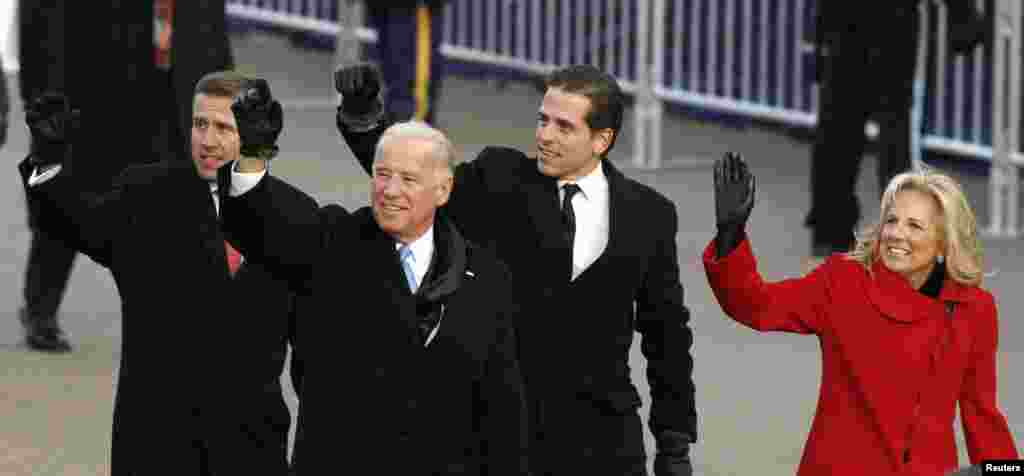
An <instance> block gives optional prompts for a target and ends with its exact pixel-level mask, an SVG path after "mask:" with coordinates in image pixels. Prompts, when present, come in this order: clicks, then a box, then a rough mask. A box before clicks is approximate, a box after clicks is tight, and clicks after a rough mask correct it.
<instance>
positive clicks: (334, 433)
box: [219, 122, 527, 476]
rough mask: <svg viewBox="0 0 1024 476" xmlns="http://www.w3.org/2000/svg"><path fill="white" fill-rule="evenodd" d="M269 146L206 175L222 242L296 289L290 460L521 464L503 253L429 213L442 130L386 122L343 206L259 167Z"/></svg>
mask: <svg viewBox="0 0 1024 476" xmlns="http://www.w3.org/2000/svg"><path fill="white" fill-rule="evenodd" d="M272 144H273V141H272V140H268V141H267V142H266V146H267V150H272ZM271 155H272V153H262V152H261V151H260V150H253V151H251V153H246V152H245V151H243V158H242V159H241V160H239V161H238V167H237V170H236V171H235V172H233V173H229V171H228V170H227V169H226V168H225V169H222V170H221V171H220V173H219V174H220V180H221V185H220V189H221V190H222V192H221V193H222V194H226V193H227V191H228V190H230V195H231V197H228V196H226V195H224V223H225V230H226V231H227V233H228V238H229V240H230V241H231V242H232V244H235V245H237V246H238V249H239V250H241V252H242V253H243V254H245V255H246V256H247V257H249V258H250V259H252V260H253V261H255V262H259V263H261V264H263V265H265V266H266V267H267V269H270V270H271V272H272V273H274V275H275V276H276V277H280V278H283V279H286V280H287V281H288V282H289V284H290V285H291V286H292V289H293V290H294V291H296V292H298V293H301V294H302V295H303V304H304V307H303V311H302V314H301V316H300V322H298V336H299V337H298V339H299V340H300V341H301V342H302V349H303V350H302V355H303V359H304V367H305V371H304V375H303V381H302V386H303V390H302V398H303V401H302V407H301V410H300V413H299V431H301V432H302V438H300V439H299V440H298V441H297V442H296V449H295V454H296V455H297V459H296V461H295V469H296V470H297V473H298V474H299V475H300V476H305V475H317V474H342V473H345V470H344V469H341V468H345V466H342V467H340V468H339V464H346V465H347V464H353V465H355V466H357V467H360V468H366V469H361V470H359V471H357V473H359V474H387V475H391V474H395V475H398V474H400V475H410V476H419V475H421V476H438V475H443V476H456V475H459V476H470V475H472V476H478V475H488V476H495V475H508V476H523V475H525V474H527V467H526V458H525V431H524V425H523V420H524V419H523V411H524V402H523V399H522V388H521V381H520V375H519V366H518V362H517V360H516V340H515V334H514V332H513V331H512V328H511V327H510V326H509V323H510V322H513V321H515V320H516V317H515V315H516V313H517V311H518V306H517V305H516V303H515V298H516V297H517V296H515V295H514V294H512V293H509V292H508V289H509V283H508V277H507V272H506V270H505V268H504V265H502V264H500V263H499V262H498V261H497V260H496V259H495V258H494V257H492V256H491V255H490V254H489V253H487V252H486V251H484V250H482V249H480V248H478V247H477V246H475V245H474V244H472V243H471V242H469V241H467V240H466V239H464V238H463V237H462V233H461V232H460V231H459V230H458V229H457V228H456V227H455V226H454V225H453V224H452V222H451V221H450V220H448V219H447V218H446V217H444V216H443V215H441V214H436V213H435V211H436V210H437V208H438V207H440V206H442V205H444V204H445V203H446V202H447V201H448V196H449V194H450V192H451V188H452V181H453V176H452V170H453V169H454V166H455V164H454V160H455V153H454V148H453V147H452V145H451V144H450V143H449V141H448V139H447V138H445V136H444V135H443V134H441V133H440V132H439V131H437V130H436V129H433V128H431V127H430V126H428V125H426V124H425V123H422V122H406V123H400V124H397V125H395V126H393V127H392V128H391V129H389V130H388V131H387V132H386V133H385V134H384V136H383V137H382V138H381V142H380V147H379V148H378V150H377V153H376V158H375V159H374V161H373V178H372V181H371V186H372V194H371V201H372V206H371V207H364V208H361V209H359V210H356V211H355V212H351V213H350V212H348V211H347V210H345V209H343V208H342V207H340V206H338V205H328V206H325V207H319V206H318V205H317V203H316V202H315V201H314V200H313V199H312V198H311V197H309V196H308V195H306V194H305V193H303V192H301V191H299V190H298V189H296V188H294V187H292V186H290V185H289V184H287V183H286V182H284V181H282V180H280V179H278V178H277V177H275V176H273V175H270V174H268V173H267V169H266V163H265V160H263V159H265V158H267V157H269V156H271ZM254 182H255V185H253V183H254ZM339 435H348V436H349V438H342V437H341V436H339ZM342 440H344V443H340V442H341V441H342Z"/></svg>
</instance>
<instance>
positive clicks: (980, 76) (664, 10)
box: [228, 0, 1024, 236]
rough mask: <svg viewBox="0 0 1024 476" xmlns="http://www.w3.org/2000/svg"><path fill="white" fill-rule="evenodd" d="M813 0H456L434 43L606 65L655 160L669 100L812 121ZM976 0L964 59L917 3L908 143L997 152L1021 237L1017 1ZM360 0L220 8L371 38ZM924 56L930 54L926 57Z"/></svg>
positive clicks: (1004, 210)
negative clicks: (978, 36) (990, 20)
mask: <svg viewBox="0 0 1024 476" xmlns="http://www.w3.org/2000/svg"><path fill="white" fill-rule="evenodd" d="M818 1H825V0H490V1H487V2H481V1H478V0H451V1H449V2H448V3H447V4H446V7H445V12H444V15H445V21H444V23H445V29H444V32H443V35H444V36H443V41H442V48H441V52H442V54H444V55H445V56H446V57H448V58H451V59H455V60H460V61H466V62H472V63H476V64H480V65H490V66H494V67H496V69H497V70H499V71H500V70H501V69H506V70H507V69H512V70H515V71H519V72H524V73H528V74H538V75H539V74H543V73H545V72H547V71H549V70H550V69H552V68H554V67H556V66H558V65H564V64H570V63H589V64H594V65H596V66H598V67H600V68H602V69H604V70H605V71H608V72H609V73H611V74H613V75H615V76H616V77H617V78H619V79H620V82H621V84H622V86H623V89H624V90H625V91H626V92H627V93H630V94H633V95H634V97H635V99H636V102H635V105H636V106H635V111H634V112H635V118H636V120H635V121H634V124H633V127H634V130H635V133H634V135H633V140H634V144H633V145H634V147H633V160H632V161H633V164H634V165H635V166H637V167H640V168H660V167H663V166H666V165H671V163H672V162H673V160H674V159H672V158H668V159H667V160H665V161H663V154H662V152H661V141H662V139H661V130H662V128H663V126H662V111H663V109H664V106H665V104H666V103H675V104H681V105H686V106H688V107H692V108H697V109H699V110H708V111H717V112H724V113H728V114H732V115H736V116H739V117H747V118H756V119H758V120H766V121H772V122H777V123H781V124H786V125H791V126H805V127H812V126H813V125H814V124H815V123H816V111H817V85H816V84H815V82H814V79H813V75H812V74H810V73H811V70H812V68H813V54H814V49H813V45H812V44H811V43H809V42H808V41H807V40H806V38H809V37H810V35H809V33H810V32H811V31H812V29H813V27H814V21H813V13H814V8H815V7H816V4H817V2H818ZM827 1H831V0H827ZM975 1H976V5H977V6H978V7H979V9H982V10H985V9H988V10H991V11H992V13H994V15H993V17H994V18H995V19H996V20H995V21H996V29H997V36H996V38H997V41H995V42H994V43H995V44H993V45H988V46H986V47H985V48H984V49H983V48H979V49H977V50H975V51H974V52H973V53H972V54H970V55H969V56H967V57H951V56H950V55H949V54H948V53H947V51H946V47H945V45H946V41H945V38H946V27H945V25H946V9H945V7H944V5H942V3H941V2H938V1H937V0H923V1H922V3H921V7H920V8H921V9H922V12H921V13H922V18H923V25H922V26H923V28H922V29H921V38H920V42H919V46H920V47H921V48H922V49H921V52H920V53H921V54H920V56H919V58H921V59H922V61H919V62H918V63H919V74H918V81H917V82H916V83H917V91H916V92H917V96H918V97H919V99H920V100H919V101H917V102H916V107H917V110H915V114H914V117H915V119H916V120H918V121H920V122H918V124H919V125H920V127H919V129H918V130H922V135H921V136H920V137H918V138H916V142H915V143H917V144H919V145H920V146H921V148H924V149H928V150H934V151H941V152H946V153H950V154H953V155H956V156H960V157H964V158H968V159H981V160H985V161H991V163H992V169H991V170H992V173H991V175H990V193H991V196H992V197H991V198H992V206H991V207H990V209H991V213H992V216H991V217H990V225H989V228H988V229H987V230H986V231H987V232H989V233H990V234H992V235H995V236H1017V235H1018V233H1019V230H1018V223H1017V210H1018V208H1019V206H1018V198H1017V197H1018V193H1017V190H1018V186H1017V177H1018V175H1017V169H1016V168H1017V167H1018V166H1020V165H1022V164H1024V155H1022V154H1021V151H1020V146H1021V144H1020V140H1019V137H1020V133H1021V124H1020V113H1019V110H1020V63H1021V59H1022V58H1021V43H1020V28H1021V20H1022V12H1021V5H1020V1H1019V0H975ZM354 3H355V0H228V14H229V15H231V16H233V17H237V18H242V19H247V20H253V21H260V22H268V23H271V24H274V25H277V26H284V27H287V28H294V29H298V30H302V31H308V32H314V33H318V34H323V35H329V36H334V37H338V38H339V41H340V39H341V38H343V37H345V38H348V39H349V41H350V42H351V41H352V38H357V39H358V40H359V41H363V42H373V41H375V35H374V32H373V31H372V30H371V29H368V28H365V27H362V26H360V27H358V28H356V29H355V30H354V31H352V29H344V28H339V26H338V25H339V24H341V23H342V22H341V21H339V18H341V17H339V15H340V14H342V12H339V8H338V6H339V5H341V6H342V7H343V8H341V10H345V9H346V8H348V9H351V8H353V5H354ZM353 24H359V23H358V22H357V23H353ZM352 33H354V35H353V34H352ZM339 35H340V36H339ZM346 35H347V36H346ZM339 44H341V43H339ZM929 47H930V48H931V49H932V51H928V50H927V48H929ZM340 57H341V56H340V55H339V58H340ZM929 57H930V58H932V61H923V59H924V58H929ZM926 67H930V70H925V68H926ZM925 77H927V78H928V79H929V80H928V81H927V87H925V84H926V83H925V82H924V79H925ZM994 78H1000V80H994ZM922 123H923V124H922ZM869 129H870V127H869ZM918 150H920V149H918ZM914 163H915V164H919V163H920V159H919V157H915V158H914Z"/></svg>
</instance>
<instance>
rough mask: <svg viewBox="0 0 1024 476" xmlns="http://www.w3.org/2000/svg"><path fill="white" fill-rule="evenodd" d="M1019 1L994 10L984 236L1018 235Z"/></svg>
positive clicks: (1004, 1) (1001, 4)
mask: <svg viewBox="0 0 1024 476" xmlns="http://www.w3.org/2000/svg"><path fill="white" fill-rule="evenodd" d="M1022 13H1024V8H1022V7H1021V3H1020V0H1000V1H998V2H997V3H996V10H995V22H996V24H995V29H996V31H995V33H996V34H995V45H994V48H993V50H994V52H993V62H992V71H993V73H992V77H993V78H994V81H993V83H994V84H993V86H994V87H993V94H992V97H993V98H994V101H993V108H992V149H993V151H994V152H993V154H992V169H991V172H990V174H989V194H990V198H989V210H990V215H991V216H990V219H989V226H988V229H987V230H986V232H987V234H989V235H991V236H997V237H1007V238H1016V237H1018V236H1020V232H1021V230H1020V228H1019V226H1018V222H1017V215H1018V212H1019V211H1020V205H1019V201H1020V190H1019V188H1020V187H1019V182H1020V173H1019V171H1018V170H1017V164H1019V163H1020V160H1019V159H1020V157H1019V151H1020V145H1021V144H1020V134H1019V128H1020V127H1021V122H1020V121H1021V113H1020V107H1021V90H1020V89H1021V86H1020V81H1021V64H1020V63H1021V23H1022Z"/></svg>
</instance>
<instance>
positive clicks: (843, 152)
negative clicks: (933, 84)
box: [806, 0, 987, 258]
mask: <svg viewBox="0 0 1024 476" xmlns="http://www.w3.org/2000/svg"><path fill="white" fill-rule="evenodd" d="M944 1H945V3H946V5H947V7H948V9H949V10H948V16H947V18H948V19H949V29H948V31H949V39H950V48H951V49H952V51H953V52H955V53H957V54H964V53H967V52H969V51H971V50H972V49H973V48H974V47H975V46H977V44H978V43H979V42H981V41H982V39H983V38H984V36H985V35H986V33H987V24H986V22H985V20H984V18H983V17H982V16H981V14H980V13H979V12H978V11H977V10H975V8H974V6H973V3H974V1H973V0H944ZM817 8H818V12H817V13H818V17H817V27H816V43H818V45H817V46H818V56H817V60H818V62H817V71H818V73H817V74H818V76H819V80H820V81H821V90H820V100H821V101H820V105H819V109H818V130H817V136H816V140H815V143H814V148H813V151H812V155H811V210H810V213H808V215H807V220H806V225H807V226H808V227H809V228H810V229H811V247H812V250H811V254H812V256H813V257H817V258H821V257H826V256H828V255H830V254H832V253H833V252H845V251H849V249H850V246H851V245H852V244H853V241H854V235H853V231H854V227H855V226H856V225H857V222H858V220H859V219H860V204H859V203H858V201H857V197H856V195H855V193H856V192H855V186H856V183H857V175H858V173H859V171H860V162H861V158H862V156H863V154H864V146H865V137H864V125H865V123H866V122H867V120H868V119H869V118H873V119H874V120H875V121H876V122H877V123H878V126H879V134H878V146H879V147H878V149H879V165H878V183H879V189H880V190H885V186H886V185H887V184H888V183H889V180H890V179H891V178H892V177H893V176H895V175H896V174H898V173H901V172H904V171H906V170H908V169H909V168H910V167H911V163H910V157H911V151H910V138H911V132H912V131H911V124H912V123H911V117H910V116H911V106H912V102H913V91H914V71H915V68H916V66H917V43H918V31H919V28H920V25H919V22H920V16H921V15H920V12H919V10H918V0H893V1H890V2H877V3H872V4H871V5H870V6H866V5H865V4H863V3H862V2H834V1H819V2H817Z"/></svg>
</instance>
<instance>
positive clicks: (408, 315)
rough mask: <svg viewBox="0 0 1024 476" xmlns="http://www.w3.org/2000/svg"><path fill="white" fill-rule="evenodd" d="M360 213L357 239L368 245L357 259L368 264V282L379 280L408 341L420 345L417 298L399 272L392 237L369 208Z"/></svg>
mask: <svg viewBox="0 0 1024 476" xmlns="http://www.w3.org/2000/svg"><path fill="white" fill-rule="evenodd" d="M361 212H362V213H361V221H360V230H359V233H360V237H359V241H361V242H365V243H367V247H366V249H365V255H364V256H362V257H361V259H360V262H362V263H364V264H365V265H366V267H367V269H366V271H365V272H366V273H367V274H369V278H368V280H367V282H370V283H381V284H380V286H381V287H382V288H384V289H383V294H385V295H389V297H390V303H388V304H389V305H390V306H391V308H390V309H391V310H393V311H394V312H396V313H397V314H398V316H397V318H398V319H400V320H401V321H402V323H403V327H404V328H405V330H406V334H407V335H408V338H409V342H410V343H411V344H413V346H414V347H421V348H422V347H423V345H422V343H421V342H420V336H419V328H418V327H417V326H416V324H417V323H416V300H415V298H414V297H413V294H412V291H410V290H409V284H408V283H407V282H406V279H405V273H404V271H402V261H401V259H400V258H399V256H398V250H397V249H396V248H395V240H394V238H391V236H389V235H388V234H386V233H384V231H383V230H381V229H380V226H378V225H377V222H376V221H375V220H374V218H373V212H372V211H370V209H369V208H364V209H363V210H361ZM382 317H384V318H390V317H391V316H382Z"/></svg>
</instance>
